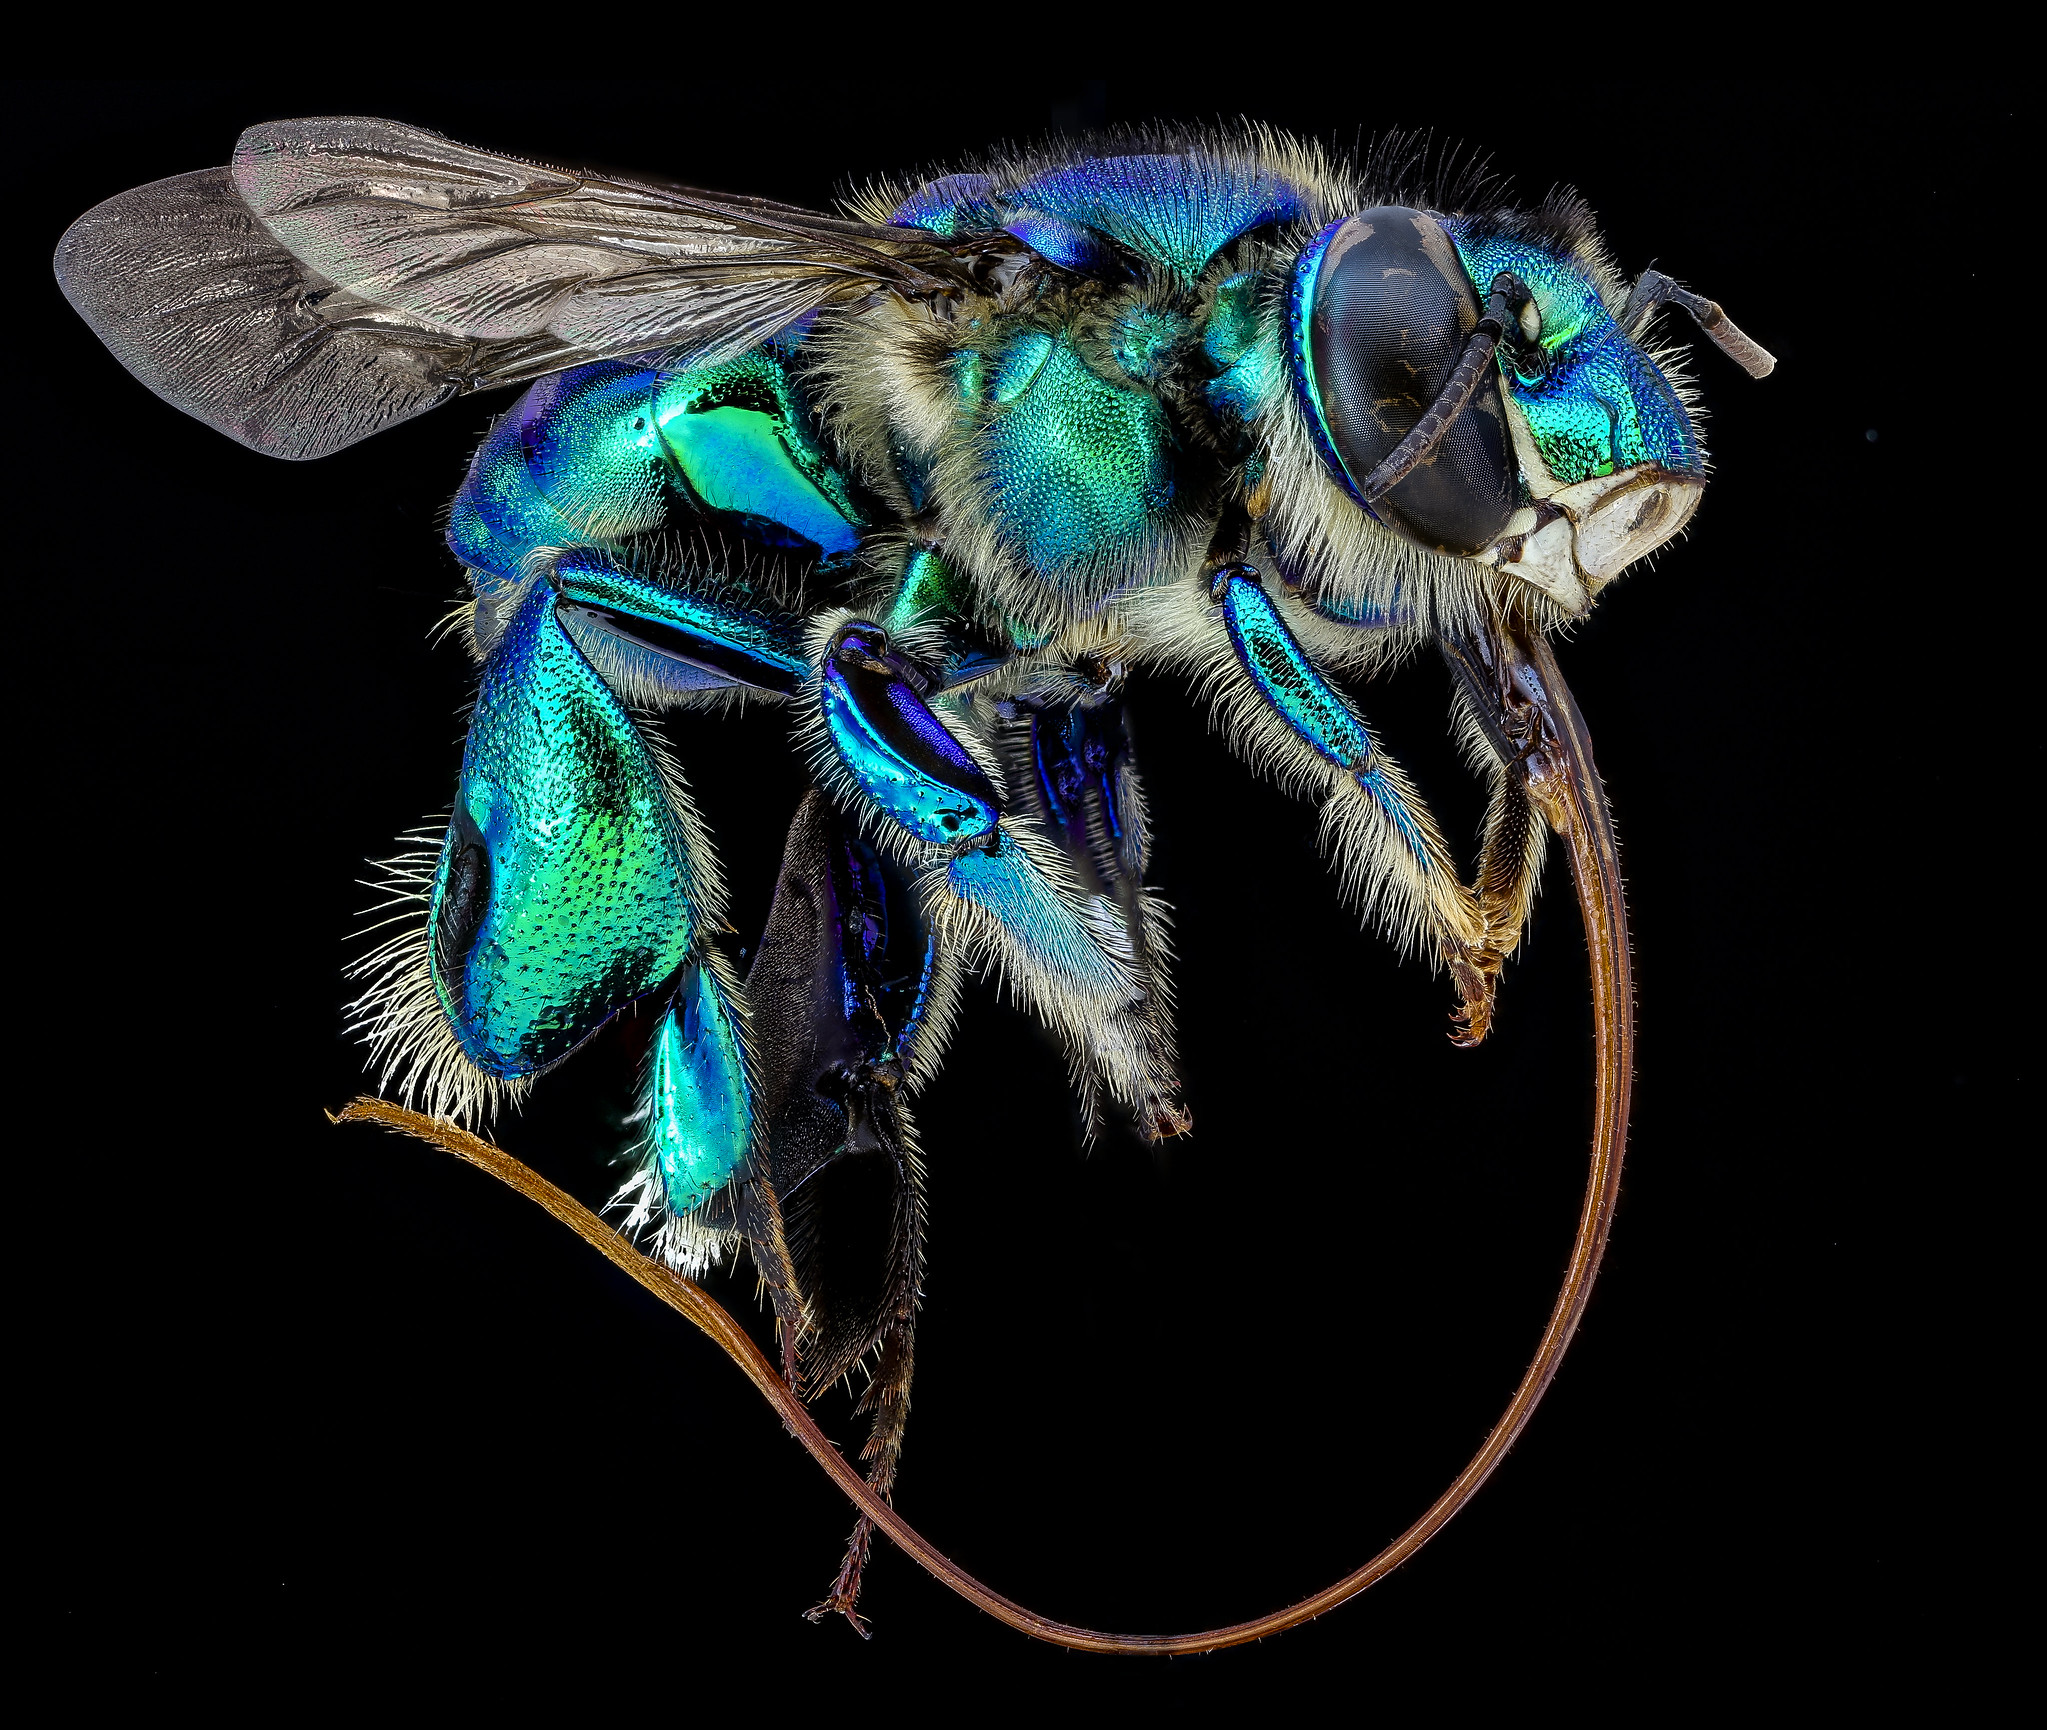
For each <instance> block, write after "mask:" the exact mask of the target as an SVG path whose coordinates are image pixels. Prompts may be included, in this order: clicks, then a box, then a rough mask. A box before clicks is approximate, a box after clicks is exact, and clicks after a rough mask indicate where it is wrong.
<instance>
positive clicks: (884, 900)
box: [747, 792, 952, 1626]
mask: <svg viewBox="0 0 2047 1730" xmlns="http://www.w3.org/2000/svg"><path fill="white" fill-rule="evenodd" d="M951 990H952V981H951V970H950V966H949V963H948V961H947V959H946V958H945V957H944V956H943V955H942V953H941V952H940V950H939V947H938V945H937V942H936V939H935V934H934V933H932V932H931V931H929V930H926V929H922V928H920V923H919V921H918V919H917V917H916V909H915V906H914V904H913V901H912V898H911V897H910V896H909V894H908V893H907V889H906V886H905V885H904V884H903V883H902V882H901V881H900V879H898V880H897V881H896V882H894V883H891V882H890V881H889V871H888V868H887V867H886V865H885V864H884V862H883V861H882V860H881V858H880V857H879V856H878V855H877V854H876V852H875V851H874V849H873V848H872V847H870V846H868V845H867V843H866V842H864V841H862V840H861V839H860V838H859V836H858V835H857V834H855V833H854V832H853V830H852V828H851V826H850V825H848V824H847V823H846V822H845V821H844V820H843V819H842V818H841V817H840V816H839V815H838V813H837V812H835V811H834V810H833V809H832V807H831V805H830V804H829V803H828V802H827V801H826V800H825V799H824V798H823V797H822V796H821V795H820V794H818V793H815V792H813V793H811V794H809V795H807V796H806V797H805V799H804V801H803V803H802V805H801V806H800V807H798V809H797V813H796V818H795V821H794V822H793V823H792V824H791V826H790V830H789V840H788V845H787V847H786V848H785V849H784V852H783V856H782V869H781V874H780V876H779V877H778V879H777V881H776V884H775V899H774V903H773V906H772V907H771V909H770V910H769V914H768V923H767V929H766V931H765V933H764V934H763V936H762V938H761V945H760V950H759V953H758V954H757V955H756V956H755V958H754V964H753V969H752V972H751V973H750V974H749V975H748V977H747V995H748V999H749V1003H750V1006H751V1010H752V1025H753V1033H754V1043H755V1051H756V1054H757V1059H758V1075H759V1105H760V1116H761V1121H762V1125H763V1130H764V1137H765V1143H766V1156H765V1163H766V1165H767V1168H768V1170H769V1172H770V1173H771V1174H772V1177H773V1182H774V1188H775V1192H776V1193H777V1195H778V1196H779V1198H780V1203H781V1220H782V1225H783V1238H782V1243H783V1248H784V1254H785V1256H786V1258H787V1279H788V1285H789V1288H790V1289H791V1290H792V1291H793V1292H794V1293H795V1294H796V1295H797V1298H798V1300H799V1302H800V1304H801V1307H802V1312H803V1332H802V1339H801V1346H800V1350H799V1352H798V1354H797V1381H796V1385H797V1387H798V1390H799V1391H800V1392H801V1393H802V1394H803V1395H804V1397H806V1398H811V1397H814V1396H815V1395H816V1394H817V1393H818V1392H820V1391H821V1390H822V1389H824V1388H826V1387H829V1386H830V1385H831V1384H832V1383H833V1382H836V1381H838V1380H839V1379H841V1378H842V1377H845V1376H848V1375H851V1374H852V1373H853V1372H854V1371H855V1370H856V1369H858V1368H859V1367H860V1366H861V1365H862V1364H863V1363H864V1362H866V1361H867V1360H868V1359H869V1358H870V1356H872V1357H873V1358H874V1359H875V1360H876V1361H875V1362H874V1365H873V1368H872V1373H871V1378H870V1380H869V1383H868V1387H867V1390H866V1395H865V1397H864V1398H863V1399H862V1400H861V1402H860V1406H859V1410H861V1411H863V1412H866V1413H868V1414H870V1416H871V1422H870V1426H869V1434H868V1439H867V1445H866V1447H865V1448H864V1449H863V1451H862V1458H863V1459H865V1460H866V1461H867V1462H868V1472H867V1479H868V1482H869V1484H870V1485H872V1486H873V1488H874V1489H875V1490H876V1492H877V1493H879V1494H881V1495H883V1496H887V1495H888V1494H889V1493H890V1492H891V1491H892V1490H893V1488H894V1485H895V1477H896V1466H897V1462H898V1460H899V1459H900V1457H901V1453H902V1438H903V1425H904V1422H905V1420H906V1419H907V1417H908V1414H909V1403H910V1372H911V1366H912V1362H913V1357H914V1338H915V1330H916V1314H917V1303H918V1300H919V1296H920V1293H921V1284H922V1278H923V1264H924V1247H923V1246H924V1183H923V1163H922V1160H921V1158H920V1156H919V1153H918V1150H917V1143H916V1129H915V1125H914V1124H913V1123H912V1121H911V1117H910V1112H909V1106H908V1101H907V1097H906V1096H907V1094H908V1093H909V1092H911V1091H912V1090H913V1089H914V1087H915V1086H916V1084H917V1081H918V1079H919V1078H920V1077H921V1076H924V1075H928V1074H929V1073H930V1070H931V1067H932V1066H933V1065H934V1064H935V1063H936V1061H937V1056H938V1050H939V1047H940V1046H941V1045H942V1043H943V1039H944V1036H945V1032H946V1028H945V1025H944V1023H945V1022H946V1021H947V1020H948V1019H949V1012H950V995H951ZM871 1536H872V1532H871V1528H870V1527H869V1525H868V1523H867V1521H866V1520H865V1519H862V1520H861V1521H860V1522H859V1524H858V1525H856V1526H855V1528H854V1531H853V1536H852V1540H851V1542H850V1543H849V1544H848V1546H847V1550H846V1557H845V1561H844V1563H843V1564H842V1566H841V1568H840V1570H839V1575H838V1578H837V1580H836V1581H835V1582H834V1584H833V1587H832V1590H831V1593H830V1595H829V1596H828V1598H827V1599H826V1601H825V1603H824V1604H822V1605H821V1606H819V1608H818V1610H817V1611H816V1612H814V1614H816V1615H822V1614H824V1613H826V1612H828V1611H840V1612H843V1613H844V1614H845V1615H846V1616H848V1617H849V1618H851V1619H853V1620H854V1621H855V1625H856V1626H858V1620H857V1617H855V1616H854V1606H855V1603H856V1602H857V1600H858V1598H859V1594H860V1578H861V1573H862V1570H863V1569H864V1568H865V1566H866V1562H867V1556H868V1549H869V1541H870V1538H871Z"/></svg>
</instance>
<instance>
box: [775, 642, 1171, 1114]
mask: <svg viewBox="0 0 2047 1730" xmlns="http://www.w3.org/2000/svg"><path fill="white" fill-rule="evenodd" d="M813 631H814V638H813V641H814V643H815V645H816V654H817V659H816V665H817V673H816V676H815V680H814V683H813V685H812V687H811V689H810V691H809V692H808V693H806V704H807V706H810V716H809V718H808V721H807V723H806V725H807V728H808V735H809V744H810V747H811V755H812V760H813V762H814V764H815V765H816V768H817V771H818V777H819V781H820V783H821V784H822V785H823V786H824V788H825V790H826V791H827V792H828V793H830V794H831V795H832V796H833V798H834V799H835V800H836V801H837V802H838V803H839V804H840V805H841V807H842V808H844V809H847V810H849V811H853V812H856V813H858V814H859V815H860V816H861V817H862V819H863V820H864V821H865V822H866V824H867V827H868V828H869V830H870V832H871V833H872V834H873V836H874V838H875V840H876V841H877V842H878V843H879V844H880V845H881V846H882V847H884V848H885V849H887V850H888V851H890V852H891V853H893V854H894V855H895V856H896V857H897V858H899V859H901V860H902V861H903V862H904V863H906V864H908V865H911V866H912V867H914V868H916V869H917V871H918V873H919V884H920V889H921V892H922V894H923V896H924V901H925V907H926V910H927V913H928V915H929V916H930V918H931V920H932V922H933V924H934V926H935V927H936V928H937V930H938V932H939V935H940V940H941V942H942V943H944V944H945V945H946V946H947V947H948V948H949V949H951V950H952V951H954V952H955V953H957V954H959V955H960V956H961V958H962V959H963V960H964V961H965V962H966V963H967V964H969V965H973V966H975V967H977V968H979V969H980V970H981V971H983V972H986V973H988V974H990V975H992V976H994V977H996V978H997V979H999V980H1001V981H1003V982H1004V983H1006V984H1007V985H1009V986H1010V987H1011V988H1013V989H1014V990H1015V992H1016V994H1017V995H1018V997H1019V998H1021V1000H1022V1001H1023V1002H1024V1004H1025V1005H1026V1006H1027V1007H1028V1008H1030V1009H1031V1010H1032V1011H1033V1013H1035V1014H1036V1015H1037V1016H1038V1017H1039V1018H1040V1019H1041V1020H1043V1021H1045V1022H1046V1023H1047V1024H1048V1025H1049V1026H1050V1027H1052V1028H1053V1029H1054V1031H1055V1032H1057V1033H1058V1034H1059V1036H1060V1037H1061V1039H1062V1040H1063V1041H1064V1042H1065V1044H1066V1046H1067V1048H1068V1050H1069V1051H1074V1052H1079V1053H1084V1054H1085V1055H1086V1057H1087V1059H1088V1061H1089V1062H1090V1063H1091V1065H1092V1066H1093V1073H1094V1074H1095V1075H1097V1076H1098V1077H1099V1079H1100V1081H1101V1083H1102V1084H1103V1085H1104V1086H1106V1087H1107V1088H1108V1090H1109V1091H1110V1093H1111V1094H1112V1095H1113V1096H1114V1097H1116V1098H1117V1099H1118V1100H1120V1101H1121V1102H1123V1103H1124V1104H1125V1105H1126V1106H1127V1107H1128V1108H1129V1109H1130V1110H1132V1111H1133V1112H1134V1113H1140V1114H1142V1113H1144V1112H1146V1111H1147V1110H1149V1109H1151V1108H1152V1107H1153V1098H1154V1092H1155V1089H1154V1085H1153V1078H1152V1077H1151V1076H1149V1075H1148V1074H1147V1053H1146V1052H1145V1050H1144V1049H1143V1048H1142V1042H1141V1041H1136V1040H1126V1039H1119V1038H1116V1037H1113V1036H1109V1037H1105V1030H1108V1032H1109V1034H1110V1035H1113V1034H1114V1032H1115V1030H1117V1029H1122V1028H1128V1027H1130V1026H1132V1025H1133V1024H1134V1023H1135V1021H1136V1020H1137V1019H1138V1018H1140V1017H1142V1016H1143V1015H1146V1014H1148V1013H1149V997H1148V994H1147V991H1146V988H1145V983H1144V981H1143V979H1142V978H1141V977H1140V975H1139V973H1138V970H1137V969H1136V967H1135V966H1134V965H1133V962H1132V955H1131V945H1130V939H1129V935H1128V933H1127V932H1126V931H1125V930H1124V928H1123V925H1122V921H1121V918H1120V917H1119V915H1118V914H1117V912H1116V909H1115V907H1114V905H1113V903H1110V902H1107V901H1105V900H1103V899H1101V898H1092V899H1091V898H1090V897H1089V896H1088V895H1087V894H1086V893H1085V891H1084V889H1083V887H1082V885H1081V882H1080V879H1079V877H1078V876H1077V875H1076V873H1075V871H1074V868H1073V865H1072V862H1071V861H1070V860H1069V859H1068V858H1067V856H1066V855H1065V853H1064V852H1063V851H1062V850H1061V849H1060V847H1059V846H1058V844H1057V843H1056V842H1055V841H1053V840H1052V839H1051V838H1050V837H1049V836H1047V835H1046V834H1045V833H1044V831H1043V830H1042V829H1041V828H1040V827H1039V826H1038V825H1037V824H1036V823H1035V822H1033V821H1032V820H1031V819H1030V818H1029V817H1027V816H1024V815H1023V814H1021V813H1020V812H1012V811H1011V808H1010V805H1009V803H1008V801H1007V799H1006V797H1005V794H1004V793H1003V791H1002V788H1001V785H1000V780H999V771H998V769H997V767H996V762H995V756H996V753H995V751H994V750H993V748H992V746H991V744H990V743H989V742H988V741H987V740H985V739H984V738H983V737H982V736H981V734H980V731H979V725H978V724H977V722H976V721H975V719H974V716H973V713H972V710H971V708H970V707H969V705H968V702H967V701H966V700H965V699H952V698H947V697H944V696H942V695H935V694H931V686H930V681H929V679H928V677H927V676H926V675H925V674H924V673H923V672H922V671H921V670H920V669H919V668H918V666H917V665H916V664H915V663H914V662H912V661H911V660H910V659H909V658H908V657H907V656H906V655H904V654H903V653H901V652H900V651H899V650H898V648H897V647H896V646H895V645H894V644H893V643H892V642H891V640H890V637H889V635H888V633H887V632H885V631H884V630H883V629H882V628H881V627H880V626H878V625H875V624H873V623H872V622H870V621H867V620H861V619H854V618H851V617H849V616H848V615H846V614H844V613H839V614H834V615H827V616H826V617H825V618H823V619H822V620H820V621H817V622H816V624H814V626H813ZM934 702H935V703H936V704H938V705H939V707H938V708H934V706H933V705H934ZM940 709H942V710H943V713H941V712H940Z"/></svg>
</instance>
